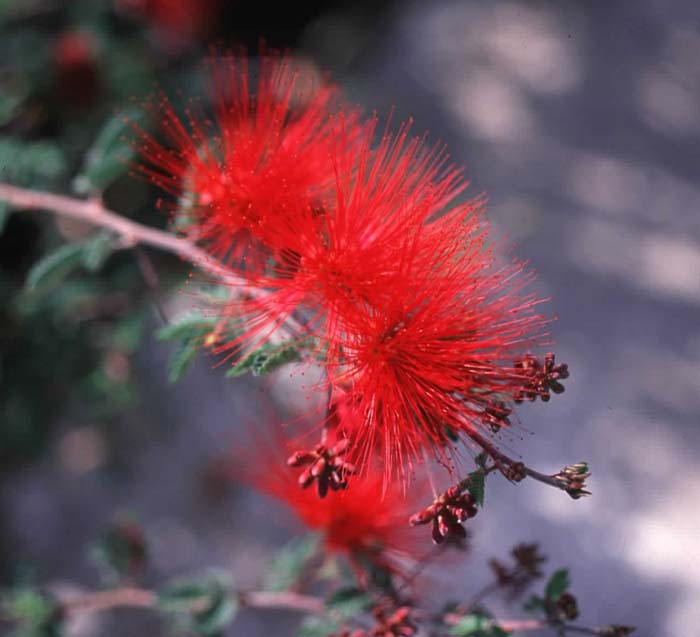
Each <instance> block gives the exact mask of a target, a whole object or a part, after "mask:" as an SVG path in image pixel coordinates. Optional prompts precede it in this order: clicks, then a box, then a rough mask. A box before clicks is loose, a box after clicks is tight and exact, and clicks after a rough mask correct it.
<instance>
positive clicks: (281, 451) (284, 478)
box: [230, 427, 427, 577]
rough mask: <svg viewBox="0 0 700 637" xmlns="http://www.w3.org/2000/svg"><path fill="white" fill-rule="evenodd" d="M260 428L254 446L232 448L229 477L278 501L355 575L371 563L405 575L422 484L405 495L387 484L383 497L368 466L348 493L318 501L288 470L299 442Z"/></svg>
mask: <svg viewBox="0 0 700 637" xmlns="http://www.w3.org/2000/svg"><path fill="white" fill-rule="evenodd" d="M263 429H266V430H265V431H260V430H259V429H256V431H255V432H251V434H252V435H251V439H252V440H253V442H251V443H250V444H248V445H243V446H239V447H238V448H237V450H236V452H235V462H233V463H232V465H231V467H232V468H231V471H230V474H231V476H232V477H233V478H235V479H238V480H242V481H244V482H246V483H248V484H249V485H250V486H252V487H253V488H254V489H256V490H257V491H259V492H261V493H264V494H266V495H268V496H271V497H273V498H274V499H276V500H278V501H279V502H281V503H283V504H284V505H285V506H286V507H287V508H288V509H289V510H290V511H291V512H292V513H294V515H295V516H296V517H297V518H298V519H299V521H300V522H301V523H302V524H303V525H304V526H306V527H307V528H308V529H309V530H310V531H315V532H318V533H320V534H321V536H322V538H323V544H324V547H325V549H326V550H327V551H329V552H331V553H337V554H342V555H344V556H346V557H347V558H348V560H349V561H350V563H351V565H352V566H353V568H355V569H356V570H357V571H358V573H364V574H365V575H366V568H367V566H368V565H369V564H371V565H373V566H375V567H379V568H382V569H387V570H389V571H390V572H393V573H396V574H404V575H405V574H406V573H407V571H406V569H407V567H409V566H410V565H411V564H413V563H415V562H417V561H419V560H420V559H421V558H422V556H423V555H424V554H425V548H424V546H423V541H422V540H423V538H422V536H421V534H420V533H416V532H415V529H412V528H410V527H409V526H408V518H409V516H410V515H411V514H412V513H413V512H414V511H415V509H416V508H417V507H419V506H421V504H422V503H423V500H424V499H425V498H426V493H427V489H426V488H425V482H424V481H420V482H419V483H417V484H416V485H415V488H414V489H412V490H411V493H410V494H409V495H406V494H404V493H403V491H402V490H401V489H400V487H398V486H391V485H390V486H389V488H388V489H387V491H386V493H385V494H384V496H383V495H382V493H383V492H382V482H383V473H382V471H381V470H379V469H374V468H370V470H368V471H367V472H365V475H363V476H362V477H358V478H356V479H354V480H353V481H352V485H351V487H350V488H348V489H347V490H341V491H330V492H328V494H327V495H326V496H325V497H324V498H323V499H319V497H318V495H317V493H316V491H315V489H300V488H299V485H298V474H299V470H298V469H294V468H291V467H288V466H287V462H286V458H287V457H288V456H289V455H290V454H291V453H292V452H293V450H294V448H295V447H296V443H298V440H297V441H294V440H293V438H292V436H291V435H290V434H289V433H288V432H287V430H282V428H279V427H268V428H263ZM335 441H336V442H337V439H335ZM331 442H332V441H331ZM363 577H364V576H363Z"/></svg>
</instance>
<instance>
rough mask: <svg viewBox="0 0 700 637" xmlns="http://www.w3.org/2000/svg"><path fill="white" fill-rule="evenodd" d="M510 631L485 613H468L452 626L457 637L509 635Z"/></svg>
mask: <svg viewBox="0 0 700 637" xmlns="http://www.w3.org/2000/svg"><path fill="white" fill-rule="evenodd" d="M509 634H510V633H509V632H507V631H505V630H503V628H501V627H500V626H498V625H497V624H495V623H494V621H493V620H492V619H489V618H488V617H484V616H483V615H477V614H473V615H466V616H465V617H462V618H461V619H460V620H459V622H458V623H456V624H455V625H454V626H452V627H451V628H450V635H455V637H507V635H509Z"/></svg>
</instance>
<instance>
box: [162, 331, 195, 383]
mask: <svg viewBox="0 0 700 637" xmlns="http://www.w3.org/2000/svg"><path fill="white" fill-rule="evenodd" d="M198 353H199V347H198V346H197V343H196V342H195V341H194V340H189V341H185V342H184V343H183V344H182V345H180V347H178V348H177V349H176V350H175V351H174V352H173V353H172V355H171V356H170V362H169V363H168V381H170V382H171V383H177V382H178V381H180V380H182V378H183V376H184V375H185V373H186V372H187V370H188V369H189V368H190V365H191V364H192V363H193V362H194V359H195V358H197V354H198Z"/></svg>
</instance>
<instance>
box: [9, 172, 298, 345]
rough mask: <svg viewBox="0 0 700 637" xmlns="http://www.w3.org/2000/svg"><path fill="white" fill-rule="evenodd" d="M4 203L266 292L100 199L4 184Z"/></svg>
mask: <svg viewBox="0 0 700 637" xmlns="http://www.w3.org/2000/svg"><path fill="white" fill-rule="evenodd" d="M0 201H5V202H7V203H8V204H10V206H12V207H13V208H16V209H19V210H45V211H47V212H51V213H53V214H57V215H61V216H63V217H70V218H72V219H77V220H78V221H82V222H85V223H89V224H92V225H94V226H99V227H101V228H106V229H107V230H110V231H112V232H113V233H114V234H115V235H117V237H118V242H117V244H118V247H119V248H122V249H125V248H132V247H134V246H136V245H147V246H150V247H152V248H156V249H158V250H163V251H165V252H170V253H171V254H175V255H177V256H179V257H181V258H182V259H184V260H185V261H188V262H189V263H191V264H192V265H194V266H196V267H197V268H199V269H200V270H201V271H202V272H204V273H205V274H208V275H211V276H213V277H215V278H216V279H217V280H219V281H221V282H222V283H224V284H226V285H230V286H232V287H233V288H239V289H241V290H244V291H245V293H246V294H247V295H249V296H251V297H254V298H262V297H264V296H265V294H266V293H265V291H264V290H261V289H259V288H255V287H252V286H251V285H250V283H249V282H248V281H247V280H246V279H245V278H244V277H242V276H239V275H237V274H236V273H235V272H233V271H232V270H231V269H230V268H228V267H227V266H226V265H225V264H224V263H222V262H221V261H219V260H218V259H216V258H214V257H213V256H212V255H211V254H209V253H208V252H206V251H205V250H202V249H201V248H200V247H198V246H196V245H195V244H194V243H192V242H191V241H189V240H188V239H184V238H181V237H177V236H175V235H173V234H171V233H169V232H165V231H163V230H158V229H157V228H150V227H148V226H144V225H142V224H140V223H136V222H135V221H131V219H126V218H125V217H123V216H121V215H119V214H117V213H115V212H112V211H111V210H108V209H107V208H105V206H104V205H103V204H102V202H101V201H99V200H98V199H88V200H83V199H75V198H73V197H66V196H64V195H55V194H52V193H47V192H37V191H35V190H30V189H27V188H18V187H17V186H11V185H10V184H4V183H0ZM287 323H288V324H289V327H291V328H293V329H295V330H298V331H300V332H302V331H303V328H302V326H301V325H299V324H297V322H296V321H295V320H294V319H292V318H290V319H288V321H287Z"/></svg>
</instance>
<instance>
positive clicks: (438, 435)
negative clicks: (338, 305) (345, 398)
mask: <svg viewBox="0 0 700 637" xmlns="http://www.w3.org/2000/svg"><path fill="white" fill-rule="evenodd" d="M487 233H488V225H487V223H486V221H485V219H484V217H483V214H482V213H481V212H480V211H479V210H476V209H474V207H472V206H456V207H455V208H454V209H453V210H451V211H450V212H449V213H447V214H446V215H445V216H444V217H442V218H440V219H439V220H437V221H434V222H432V223H429V224H426V225H424V226H423V227H422V228H421V229H420V230H419V231H418V232H416V236H415V237H407V238H406V239H405V240H404V242H403V243H404V245H405V246H406V247H405V249H404V250H403V253H404V254H405V255H406V256H405V258H404V259H403V260H401V261H399V262H398V263H397V265H396V267H395V268H394V270H393V272H392V273H391V276H390V277H387V279H386V281H385V285H384V286H382V287H381V288H377V289H376V290H374V291H373V293H372V294H370V295H368V296H367V297H366V299H365V300H364V302H362V303H357V304H355V305H354V306H353V308H351V310H350V311H348V313H347V314H346V316H345V317H344V320H345V330H344V332H343V334H342V336H341V343H340V344H339V346H338V349H340V350H342V352H343V367H342V368H339V370H338V371H337V373H336V374H335V377H334V379H333V381H334V382H335V383H338V384H340V385H342V386H345V387H347V388H349V389H348V391H349V394H350V402H351V404H352V405H353V406H354V409H355V410H356V411H357V413H358V418H359V419H360V421H361V425H360V426H358V427H357V428H356V430H355V432H354V434H353V435H351V448H352V449H353V450H354V453H353V454H351V456H350V460H351V462H354V463H356V464H358V465H359V466H360V467H362V466H363V465H365V464H366V459H367V458H369V457H370V456H371V455H372V454H373V453H375V451H376V450H377V449H379V450H380V453H381V456H382V457H383V459H384V462H385V466H386V478H387V480H389V479H390V478H391V477H393V476H395V475H396V474H399V475H400V476H402V477H403V478H406V477H407V475H408V474H410V472H411V470H412V467H413V465H414V464H415V462H416V461H422V460H423V459H424V458H425V457H427V456H428V455H430V456H433V457H437V459H438V460H439V461H440V462H441V463H442V464H444V465H445V466H447V467H450V466H451V461H452V456H453V455H454V453H453V452H454V451H456V447H455V446H454V442H455V441H456V440H457V439H459V438H462V439H468V438H469V434H470V432H473V431H475V430H476V429H477V428H482V427H485V426H491V427H492V426H493V421H494V418H497V417H498V416H499V414H500V415H502V417H503V419H504V420H503V424H507V423H506V422H505V418H506V416H507V413H508V410H507V408H506V407H505V405H506V404H507V403H510V402H512V401H513V400H514V399H516V398H517V397H519V396H520V393H521V390H522V387H523V384H524V383H525V382H526V381H527V379H526V376H525V374H524V373H523V372H522V370H519V369H517V368H516V367H515V365H514V362H513V361H514V358H515V356H516V355H517V354H518V353H519V352H522V350H523V349H524V348H526V347H527V346H528V345H532V344H533V343H536V342H537V341H538V339H539V337H540V336H541V330H542V326H543V325H544V323H545V322H546V320H545V319H544V318H542V317H541V316H540V315H538V314H537V313H536V312H535V311H534V306H535V305H536V304H537V300H536V299H535V298H534V297H533V296H532V295H528V294H523V293H522V287H523V286H524V285H525V284H527V283H528V282H529V280H530V277H529V276H527V275H526V274H524V272H523V265H522V264H520V263H513V264H511V265H509V266H504V267H500V268H499V267H497V266H496V265H495V262H494V257H493V255H492V252H491V248H490V247H489V245H488V237H487Z"/></svg>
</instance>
